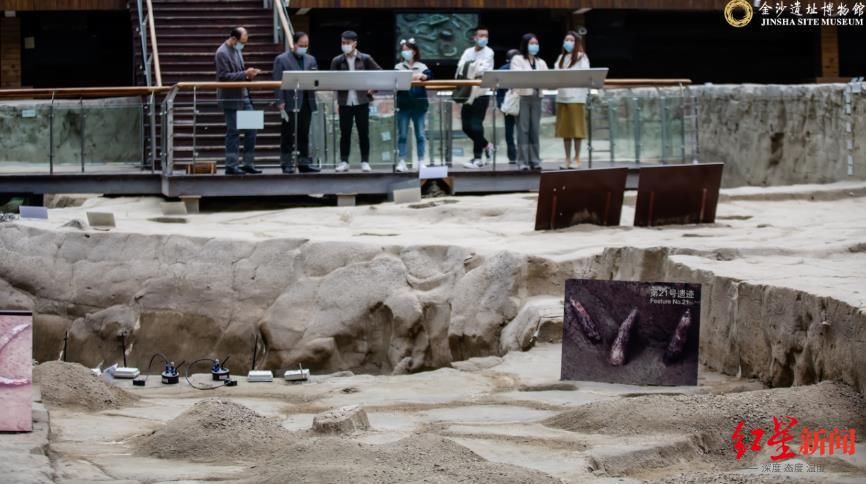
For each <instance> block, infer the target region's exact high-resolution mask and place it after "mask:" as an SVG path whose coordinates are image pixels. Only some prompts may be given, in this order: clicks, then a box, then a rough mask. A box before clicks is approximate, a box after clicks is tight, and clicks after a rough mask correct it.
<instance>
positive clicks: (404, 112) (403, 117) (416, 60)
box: [394, 39, 433, 173]
mask: <svg viewBox="0 0 866 484" xmlns="http://www.w3.org/2000/svg"><path fill="white" fill-rule="evenodd" d="M400 57H401V58H402V61H401V62H398V63H397V65H395V66H394V70H396V71H412V80H413V81H426V80H428V79H430V78H431V77H433V72H432V71H431V70H430V68H429V67H427V66H426V65H425V64H424V63H423V62H421V50H420V49H418V45H417V44H416V43H415V39H409V40H401V41H400ZM429 107H430V102H429V101H428V100H427V89H426V88H425V87H424V86H413V87H412V88H411V89H409V90H408V91H398V92H397V149H398V150H399V152H400V162H399V163H398V164H397V171H398V172H400V173H404V172H406V171H408V170H409V169H408V167H407V166H406V138H407V137H408V136H409V122H410V121H411V122H412V124H414V125H415V146H416V149H417V151H418V164H419V165H425V166H426V164H425V162H424V151H425V148H426V145H427V138H426V136H425V135H424V118H425V117H426V116H427V109H428V108H429Z"/></svg>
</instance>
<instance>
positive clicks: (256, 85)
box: [0, 79, 691, 99]
mask: <svg viewBox="0 0 866 484" xmlns="http://www.w3.org/2000/svg"><path fill="white" fill-rule="evenodd" d="M479 84H480V81H477V80H461V79H447V80H445V79H442V80H431V81H424V82H413V83H412V85H413V86H424V87H427V88H428V89H431V90H448V89H453V88H455V87H458V86H477V85H479ZM689 84H691V81H690V80H688V79H608V80H607V81H605V84H604V85H605V87H606V88H620V87H642V86H643V87H645V86H650V87H651V86H679V85H689ZM280 85H281V83H280V81H252V82H213V81H209V82H179V83H177V84H175V86H154V87H147V86H129V87H123V86H118V87H70V88H57V89H51V88H43V89H0V99H43V98H46V99H50V98H51V97H52V96H53V97H55V98H57V99H69V98H73V99H78V98H97V97H121V96H144V95H149V94H151V93H156V94H161V93H166V92H168V91H170V90H171V89H172V88H173V87H177V89H178V90H184V91H185V90H191V89H193V88H195V89H232V88H247V89H251V90H254V91H267V90H274V89H279V87H280Z"/></svg>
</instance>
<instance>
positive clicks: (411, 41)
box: [400, 38, 415, 45]
mask: <svg viewBox="0 0 866 484" xmlns="http://www.w3.org/2000/svg"><path fill="white" fill-rule="evenodd" d="M406 44H412V45H415V39H414V38H413V39H409V40H406V39H403V40H401V41H400V45H406Z"/></svg>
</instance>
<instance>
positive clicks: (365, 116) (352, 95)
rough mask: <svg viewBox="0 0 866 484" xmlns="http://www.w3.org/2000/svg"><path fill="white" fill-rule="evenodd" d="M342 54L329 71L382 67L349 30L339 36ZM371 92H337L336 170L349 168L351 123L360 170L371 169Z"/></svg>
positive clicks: (335, 59) (368, 69) (332, 63)
mask: <svg viewBox="0 0 866 484" xmlns="http://www.w3.org/2000/svg"><path fill="white" fill-rule="evenodd" d="M340 38H341V39H340V40H341V45H340V47H341V48H342V50H343V53H342V54H340V55H338V56H337V57H334V58H333V59H332V60H331V70H332V71H381V70H382V68H381V67H379V64H376V61H374V60H373V58H372V57H370V56H369V55H367V54H364V53H363V52H359V51H358V34H356V33H355V32H353V31H351V30H347V31H345V32H343V34H342V35H341V36H340ZM372 99H373V93H372V92H371V91H337V103H338V104H339V105H340V164H339V165H338V166H337V170H336V171H338V172H343V171H349V148H350V147H351V141H352V123H353V121H354V124H355V125H356V126H357V127H358V142H359V144H360V145H361V171H364V172H369V171H370V101H371V100H372Z"/></svg>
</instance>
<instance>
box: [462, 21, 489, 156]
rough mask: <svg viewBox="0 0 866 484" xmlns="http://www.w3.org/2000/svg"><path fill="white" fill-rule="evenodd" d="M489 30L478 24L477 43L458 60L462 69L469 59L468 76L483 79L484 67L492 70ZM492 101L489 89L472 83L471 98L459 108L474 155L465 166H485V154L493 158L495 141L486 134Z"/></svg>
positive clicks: (474, 38) (475, 37) (476, 30)
mask: <svg viewBox="0 0 866 484" xmlns="http://www.w3.org/2000/svg"><path fill="white" fill-rule="evenodd" d="M489 39H490V32H489V31H488V30H487V28H485V27H476V29H475V36H474V37H473V40H474V41H475V45H474V46H472V47H470V48H468V49H466V50H465V51H464V52H463V55H462V56H460V61H459V62H458V63H457V72H458V73H460V72H463V67H464V66H465V65H466V63H468V62H469V63H471V65H470V67H469V71H468V72H469V75H468V76H467V78H469V79H480V78H481V76H482V75H483V74H484V72H485V71H489V70H493V49H491V48H490V47H487V43H488V41H489ZM489 105H490V92H489V90H488V89H483V88H480V87H473V88H472V93H471V94H470V95H469V99H468V100H467V101H466V103H465V104H464V105H463V108H462V109H461V110H460V120H461V121H462V124H463V132H464V133H466V136H468V137H469V139H471V140H472V159H471V160H470V161H467V162H466V163H464V164H463V166H464V167H466V168H481V167H482V166H484V159H483V158H482V154H483V155H484V156H485V157H486V158H487V159H490V158H491V157H492V156H493V145H492V144H491V143H490V142H489V141H487V138H485V137H484V117H485V116H486V115H487V108H488V106H489Z"/></svg>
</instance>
